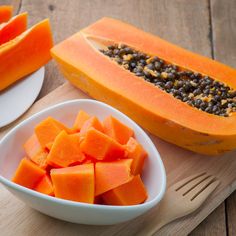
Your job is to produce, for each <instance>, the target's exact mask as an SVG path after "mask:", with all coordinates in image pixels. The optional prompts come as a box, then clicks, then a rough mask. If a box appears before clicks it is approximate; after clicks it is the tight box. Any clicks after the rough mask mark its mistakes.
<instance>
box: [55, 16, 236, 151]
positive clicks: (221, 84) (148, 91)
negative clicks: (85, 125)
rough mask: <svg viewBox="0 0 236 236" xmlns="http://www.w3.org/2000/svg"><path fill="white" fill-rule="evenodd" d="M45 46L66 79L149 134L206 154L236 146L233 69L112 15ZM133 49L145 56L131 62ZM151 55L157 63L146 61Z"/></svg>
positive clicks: (235, 94) (235, 86)
mask: <svg viewBox="0 0 236 236" xmlns="http://www.w3.org/2000/svg"><path fill="white" fill-rule="evenodd" d="M117 45H118V46H117ZM119 45H126V46H125V47H123V46H119ZM127 48H129V49H127ZM126 49H127V51H129V50H130V49H131V51H132V50H133V52H129V53H125V52H124V51H125V50H126ZM117 50H118V52H117ZM122 50H123V51H122ZM51 54H52V56H53V57H54V59H55V60H56V61H57V62H58V64H59V67H60V69H61V71H62V73H63V74H64V76H65V77H66V78H67V79H68V80H69V81H70V82H71V83H72V84H74V85H75V86H76V87H78V88H80V89H81V90H83V91H84V92H86V93H88V94H89V95H90V96H92V97H93V98H95V99H98V100H101V101H103V102H106V103H108V104H110V105H112V106H114V107H116V108H118V109H120V110H121V111H123V112H124V113H126V114H127V115H128V116H130V117H131V118H132V119H134V120H135V121H136V122H137V123H139V124H140V125H141V126H143V127H144V128H146V129H147V130H148V131H149V132H151V133H152V134H155V135H157V136H159V137H160V138H162V139H164V140H166V141H168V142H171V143H173V144H176V145H178V146H181V147H183V148H186V149H189V150H192V151H194V152H198V153H202V154H207V155H216V154H220V153H224V152H226V151H230V150H233V149H235V148H236V113H235V110H236V108H234V107H235V106H236V103H235V101H236V100H235V99H236V98H235V96H236V92H235V90H236V70H235V69H233V68H230V67H228V66H226V65H223V64H221V63H219V62H216V61H214V60H211V59H209V58H206V57H203V56H200V55H197V54H195V53H192V52H190V51H187V50H185V49H183V48H180V47H178V46H176V45H173V44H171V43H169V42H166V41H164V40H163V39H161V38H159V37H157V36H154V35H151V34H149V33H146V32H143V31H141V30H139V29H137V28H135V27H134V26H131V25H128V24H126V23H123V22H121V21H118V20H115V19H111V18H103V19H101V20H99V21H97V22H96V23H94V24H92V25H91V26H89V27H87V28H85V29H83V30H81V31H80V32H78V33H76V34H75V35H73V36H71V37H70V38H68V39H66V40H65V41H63V42H61V43H59V44H58V45H56V46H55V47H54V48H53V49H52V50H51ZM134 54H135V57H136V58H137V57H139V58H141V59H142V60H144V61H141V59H139V60H136V61H133V62H132V58H134ZM137 55H138V56H137ZM155 58H158V59H155ZM152 60H153V61H154V60H157V61H156V62H158V63H159V64H161V66H160V68H159V69H156V70H154V69H152V66H151V65H149V64H155V63H149V62H150V61H151V62H152ZM124 61H128V62H124ZM131 63H134V67H133V69H130V68H131V67H132V64H131ZM135 63H136V64H135ZM158 63H157V66H158V65H159V64H158ZM135 65H136V67H135ZM155 66H156V64H155ZM140 68H141V69H140ZM155 68H156V67H155ZM135 70H136V71H135ZM140 70H141V71H140ZM146 74H149V77H148V75H146ZM150 74H151V75H150ZM171 74H174V75H172V76H170V75H171ZM175 76H176V78H178V79H173V77H175ZM194 76H195V77H194ZM167 80H168V82H172V85H171V86H172V87H171V86H169V85H168V86H169V87H171V88H168V86H167V82H166V81H167ZM153 81H154V82H153ZM179 81H180V82H181V83H179ZM196 83H198V84H199V86H198V84H197V85H196ZM179 84H182V86H178V85H179ZM187 85H188V86H190V89H187V88H188V86H187ZM191 86H193V87H194V86H195V87H196V88H195V89H192V87H191ZM201 86H203V89H201ZM198 88H199V89H200V90H199V91H200V92H199V91H197V89H198ZM183 90H184V92H182V91H183ZM187 90H188V91H187ZM195 90H196V91H195ZM176 94H177V95H176ZM178 94H179V95H178ZM208 107H209V108H208Z"/></svg>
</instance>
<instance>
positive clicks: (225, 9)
mask: <svg viewBox="0 0 236 236" xmlns="http://www.w3.org/2000/svg"><path fill="white" fill-rule="evenodd" d="M211 9H212V26H213V42H214V44H213V45H214V54H215V58H216V59H217V60H220V61H222V62H224V63H227V64H229V65H231V66H233V67H235V68H236V47H235V41H236V28H235V23H236V2H235V1H220V0H211ZM226 212H227V227H228V235H230V236H233V235H236V225H235V222H236V192H235V193H234V194H232V196H230V197H229V198H228V199H227V200H226Z"/></svg>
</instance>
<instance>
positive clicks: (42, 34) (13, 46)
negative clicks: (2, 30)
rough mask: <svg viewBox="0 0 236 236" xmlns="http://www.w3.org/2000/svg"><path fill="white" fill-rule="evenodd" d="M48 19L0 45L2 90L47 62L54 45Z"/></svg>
mask: <svg viewBox="0 0 236 236" xmlns="http://www.w3.org/2000/svg"><path fill="white" fill-rule="evenodd" d="M52 45H53V43H52V35H51V30H50V25H49V21H48V19H46V20H43V21H41V22H40V23H38V24H36V25H35V26H33V27H32V28H30V29H28V30H27V31H25V32H24V33H22V34H20V35H19V36H17V37H16V38H15V39H14V40H11V41H9V42H7V43H5V44H2V45H1V46H0V64H1V67H0V74H1V78H0V91H1V90H3V89H5V88H7V87H8V86H9V85H11V84H12V83H14V82H16V81H17V80H19V79H21V78H23V77H24V76H26V75H28V74H30V73H32V72H34V71H35V70H37V69H39V68H40V67H41V66H43V65H44V64H45V63H47V62H48V61H49V60H50V58H51V56H50V48H51V47H52Z"/></svg>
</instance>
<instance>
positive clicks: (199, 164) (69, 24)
mask: <svg viewBox="0 0 236 236" xmlns="http://www.w3.org/2000/svg"><path fill="white" fill-rule="evenodd" d="M105 3H107V4H106V5H105ZM200 3H201V4H199V1H197V0H194V1H191V2H190V1H187V0H186V1H175V2H174V1H172V2H170V1H118V2H115V3H114V2H112V3H108V2H107V1H102V0H101V1H98V0H97V1H93V2H89V1H86V2H84V1H68V2H66V1H64V3H62V2H60V5H58V1H57V2H56V1H50V2H49V1H37V2H36V1H35V2H33V3H32V1H26V0H25V1H23V4H22V11H25V10H28V11H29V12H30V13H31V15H32V19H31V24H33V23H36V21H38V20H40V19H43V18H44V17H45V16H47V15H50V19H51V22H52V26H53V30H54V32H55V40H56V41H60V40H62V39H63V38H65V37H67V36H68V35H70V34H71V33H73V32H76V31H77V30H78V29H80V28H81V27H84V26H85V25H87V24H89V23H91V22H92V21H94V20H96V19H98V18H100V17H102V16H104V15H109V16H113V17H117V18H120V19H123V20H126V21H128V22H131V23H133V24H135V25H137V26H139V27H141V28H143V29H145V30H147V31H150V32H153V33H157V34H159V35H161V36H162V37H163V38H166V39H169V40H170V41H172V42H175V43H178V44H179V45H182V46H184V47H186V48H188V49H191V50H193V51H197V52H199V53H201V54H204V55H208V56H210V42H209V39H208V27H209V21H208V11H207V9H208V8H207V2H206V1H203V0H201V1H200ZM32 4H33V5H32ZM101 6H102V7H101ZM134 9H135V11H134ZM48 11H50V13H49V12H48ZM194 19H198V20H197V21H196V20H194ZM179 30H181V33H180V32H179ZM72 31H73V32H72ZM47 78H48V79H47V80H46V83H45V86H44V88H43V92H42V93H41V96H43V95H45V94H47V93H48V92H49V91H51V90H53V89H54V88H56V87H57V86H58V85H59V84H60V83H62V77H61V76H60V74H58V72H57V70H56V68H55V65H54V64H49V65H48V67H47ZM49 78H50V79H49ZM52 78H56V79H54V80H52ZM81 96H83V94H81V93H80V92H79V91H77V90H75V89H73V88H72V87H71V86H70V85H68V84H66V85H64V86H62V87H61V88H59V89H57V91H55V92H54V93H52V94H50V95H49V96H48V97H46V98H45V99H43V100H41V101H40V102H38V103H37V104H36V105H35V106H34V107H33V109H32V110H31V113H32V112H35V111H37V110H40V109H41V108H43V107H45V106H48V105H49V104H50V103H56V102H59V100H63V99H71V98H75V97H81ZM55 98H57V100H54V99H55ZM29 114H30V113H29ZM155 142H156V144H157V145H158V147H159V149H160V152H161V153H163V154H164V156H165V155H167V156H169V158H170V159H169V160H168V159H166V160H164V161H165V164H166V167H167V172H168V173H170V172H171V171H172V169H174V167H175V166H177V165H178V164H179V163H183V166H182V167H181V168H180V167H178V168H176V169H175V170H174V171H173V172H172V173H171V174H169V175H168V180H169V184H171V183H173V182H175V181H176V179H179V178H181V177H182V176H183V175H187V174H188V173H187V172H185V173H184V171H185V170H186V167H188V162H189V160H193V158H194V159H195V161H194V163H192V164H191V167H196V168H199V169H202V168H203V169H205V168H207V167H208V166H205V162H208V160H209V159H208V160H207V161H204V160H203V158H199V157H198V156H197V155H195V154H192V153H190V152H187V151H184V150H182V149H180V148H177V147H174V146H172V145H169V144H166V143H165V142H163V141H161V140H157V139H156V140H155ZM170 147H171V148H170ZM176 151H178V152H179V155H180V157H178V159H177V158H174V155H173V153H176ZM188 155H189V156H191V155H192V156H194V157H192V159H191V157H189V158H187V159H186V160H185V158H186V157H187V156H188ZM223 163H224V159H222V158H221V159H219V161H218V164H220V165H222V164H223ZM208 165H209V167H212V166H213V167H214V161H211V160H210V161H209V163H208ZM213 167H212V168H209V169H212V171H213V172H215V173H218V174H219V176H226V175H225V174H227V173H225V169H223V170H219V171H218V169H214V168H213ZM230 167H231V168H233V167H234V166H233V165H231V166H230ZM187 169H188V168H187ZM207 169H208V168H207ZM213 169H214V170H213ZM226 177H227V183H228V182H230V183H231V182H232V179H233V177H231V176H226ZM225 184H226V183H224V185H222V186H221V187H225ZM0 192H1V190H0ZM4 192H5V194H4ZM217 193H218V199H217V200H214V201H213V196H216V194H217ZM229 193H230V191H228V189H227V191H224V192H223V194H222V191H220V192H216V193H215V194H214V195H213V196H212V197H211V199H209V201H208V205H207V204H205V208H204V209H202V210H201V211H200V212H198V213H199V214H197V215H195V214H193V215H191V216H190V217H186V218H184V219H181V220H179V221H177V222H174V223H172V224H171V225H169V226H168V227H166V228H164V229H163V230H162V231H160V232H159V233H158V234H159V235H171V234H173V232H176V234H175V235H177V234H179V235H180V234H181V235H183V234H187V233H188V232H190V231H191V230H192V229H193V228H194V227H195V226H196V225H197V224H198V223H200V222H201V220H202V219H203V218H204V217H205V216H206V215H207V214H209V213H210V212H211V211H212V210H213V209H214V208H215V207H216V206H217V205H218V204H219V203H220V202H221V201H222V199H224V198H225V196H227V195H228V194H229ZM0 196H1V197H2V196H3V197H4V199H3V200H2V199H1V197H0V200H1V206H5V207H7V208H5V207H4V209H5V211H3V212H1V213H0V214H2V216H3V215H4V218H3V217H2V218H3V219H2V218H1V224H0V229H1V230H4V229H5V230H8V231H3V233H4V232H6V234H8V233H9V234H11V233H14V232H18V235H24V234H28V232H29V231H27V230H30V233H31V234H36V235H37V233H38V234H39V235H41V234H43V233H46V234H48V235H54V234H57V235H65V234H66V235H92V234H94V233H95V232H96V235H112V234H114V233H116V235H132V234H135V232H136V230H139V229H140V226H142V223H145V220H144V219H143V218H142V219H140V218H139V219H137V220H134V221H133V223H132V224H131V223H129V224H121V225H118V226H109V227H95V226H94V227H92V226H80V225H74V224H70V223H65V222H61V221H58V220H54V219H51V218H49V217H45V216H42V215H41V214H40V213H37V212H35V211H33V210H29V209H28V208H26V207H24V205H23V204H22V203H19V202H18V201H17V200H15V199H14V197H12V196H11V197H9V194H8V193H7V192H6V191H5V190H3V194H2V192H1V194H0ZM12 205H14V206H12ZM206 206H207V209H206ZM9 208H11V209H9ZM6 209H7V210H6ZM13 212H15V215H18V216H19V218H20V220H19V221H17V222H18V224H16V223H17V222H16V221H14V220H12V218H11V217H10V216H11V215H13ZM153 214H155V212H150V213H148V215H146V218H147V219H152V216H153ZM7 216H9V217H7ZM0 217H1V215H0ZM19 223H20V224H19ZM131 225H132V227H131ZM3 226H5V227H3ZM27 226H30V227H29V228H30V229H29V228H27ZM42 226H43V227H42ZM117 231H118V233H117ZM1 232H2V231H1Z"/></svg>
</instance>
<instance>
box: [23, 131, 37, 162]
mask: <svg viewBox="0 0 236 236" xmlns="http://www.w3.org/2000/svg"><path fill="white" fill-rule="evenodd" d="M23 147H24V150H25V152H26V154H27V156H28V157H29V158H32V157H33V156H35V155H36V154H37V153H38V152H39V151H40V149H41V145H40V143H39V141H38V138H37V136H36V135H35V134H33V135H32V136H30V138H29V139H28V140H27V141H26V142H25V144H24V145H23Z"/></svg>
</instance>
